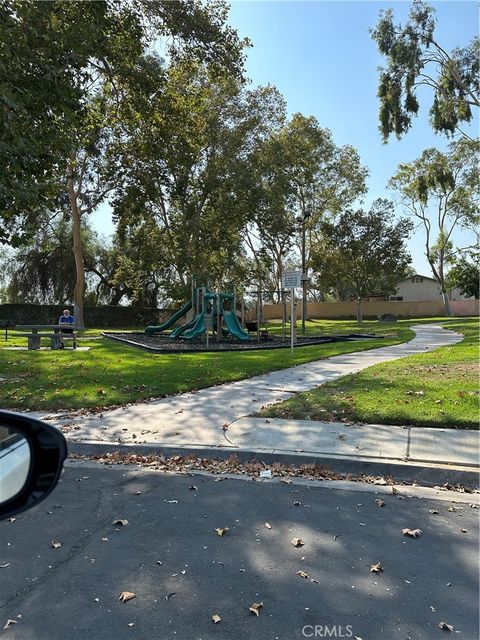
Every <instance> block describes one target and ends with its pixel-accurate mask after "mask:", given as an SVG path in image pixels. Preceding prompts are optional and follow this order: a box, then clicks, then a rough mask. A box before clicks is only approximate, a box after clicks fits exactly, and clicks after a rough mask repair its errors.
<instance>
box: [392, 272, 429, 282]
mask: <svg viewBox="0 0 480 640" xmlns="http://www.w3.org/2000/svg"><path fill="white" fill-rule="evenodd" d="M412 278H423V279H424V280H431V281H432V282H436V280H435V278H432V277H431V276H424V275H422V274H421V273H412V275H411V276H408V278H404V279H403V280H400V282H408V281H409V280H410V281H411V280H412ZM400 282H399V284H400Z"/></svg>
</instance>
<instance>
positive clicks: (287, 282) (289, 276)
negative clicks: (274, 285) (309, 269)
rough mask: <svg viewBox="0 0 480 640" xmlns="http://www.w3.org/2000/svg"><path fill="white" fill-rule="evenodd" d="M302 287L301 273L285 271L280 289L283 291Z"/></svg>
mask: <svg viewBox="0 0 480 640" xmlns="http://www.w3.org/2000/svg"><path fill="white" fill-rule="evenodd" d="M301 286H302V272H301V271H285V272H284V274H283V278H282V287H283V288H284V289H293V288H294V287H301Z"/></svg>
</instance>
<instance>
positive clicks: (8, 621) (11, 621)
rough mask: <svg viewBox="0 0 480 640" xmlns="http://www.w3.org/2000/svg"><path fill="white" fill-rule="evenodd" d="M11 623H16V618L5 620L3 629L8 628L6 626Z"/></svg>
mask: <svg viewBox="0 0 480 640" xmlns="http://www.w3.org/2000/svg"><path fill="white" fill-rule="evenodd" d="M11 624H17V621H16V620H10V619H8V620H7V623H6V625H5V626H4V627H3V628H4V629H8V627H9V626H10V625H11Z"/></svg>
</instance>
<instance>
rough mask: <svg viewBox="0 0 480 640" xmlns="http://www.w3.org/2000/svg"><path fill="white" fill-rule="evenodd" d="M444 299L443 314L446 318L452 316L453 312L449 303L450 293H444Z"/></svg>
mask: <svg viewBox="0 0 480 640" xmlns="http://www.w3.org/2000/svg"><path fill="white" fill-rule="evenodd" d="M442 298H443V313H444V314H445V315H446V316H451V315H452V310H451V309H450V302H449V301H448V291H442Z"/></svg>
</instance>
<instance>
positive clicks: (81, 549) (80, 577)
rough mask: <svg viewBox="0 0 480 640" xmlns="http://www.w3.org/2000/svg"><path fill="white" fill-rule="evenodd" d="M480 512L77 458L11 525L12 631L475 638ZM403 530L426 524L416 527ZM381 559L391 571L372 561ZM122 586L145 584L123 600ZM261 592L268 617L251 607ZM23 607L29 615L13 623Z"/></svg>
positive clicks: (43, 638)
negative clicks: (410, 533)
mask: <svg viewBox="0 0 480 640" xmlns="http://www.w3.org/2000/svg"><path fill="white" fill-rule="evenodd" d="M192 485H193V486H195V487H196V489H193V488H191V487H192ZM450 495H451V496H452V498H453V499H455V494H450ZM378 498H381V499H383V500H384V501H385V506H383V507H379V506H377V504H376V502H375V500H376V499H378ZM296 503H299V504H296ZM451 506H453V508H454V509H455V510H451V511H449V510H448V509H449V507H451ZM432 510H433V511H437V512H438V513H431V511H432ZM478 513H479V511H478V509H474V508H471V507H470V506H469V504H468V502H467V503H465V502H464V503H456V504H455V503H453V502H452V501H445V500H443V501H441V500H438V499H435V500H431V499H420V498H416V497H401V496H400V497H399V496H395V495H392V494H387V495H385V494H382V495H378V494H376V493H375V487H371V490H369V491H366V492H358V491H351V490H345V489H327V488H324V487H322V486H321V483H320V484H310V485H302V484H290V485H288V484H283V483H279V482H275V483H273V482H268V483H266V482H261V481H257V482H253V481H252V480H251V479H249V480H236V479H235V480H234V479H227V480H223V481H215V480H214V478H213V477H211V476H198V475H197V476H188V475H180V474H179V475H165V474H162V473H159V472H152V471H148V470H144V469H141V470H132V469H126V468H125V467H110V468H106V469H105V468H104V467H102V466H100V465H90V466H88V465H87V466H81V465H80V466H74V467H69V468H67V469H66V472H65V475H64V477H63V479H62V481H61V483H60V485H59V486H58V487H57V489H56V490H55V491H54V492H53V494H52V495H51V496H50V497H49V498H48V499H47V500H46V501H44V502H43V503H42V504H40V505H38V506H37V507H36V508H35V509H33V510H31V511H29V512H27V513H25V514H21V515H19V516H18V517H17V518H16V520H15V521H14V522H9V521H5V522H2V523H0V549H1V552H0V565H1V567H0V590H1V599H0V634H1V635H2V637H5V638H8V639H12V640H90V639H94V640H124V639H127V640H136V639H142V640H163V639H164V638H165V639H177V640H197V639H202V640H210V639H229V640H237V639H238V640H243V639H246V640H249V639H252V640H275V639H278V640H302V639H303V638H325V637H328V638H349V637H351V638H354V637H355V636H356V637H357V638H361V639H362V640H380V639H386V640H406V639H409V638H414V639H422V640H430V639H432V640H433V639H436V638H444V637H449V636H450V637H455V638H464V639H465V640H474V639H475V638H478V605H477V603H478V582H477V558H478V546H477V543H478V522H477V520H478ZM115 519H128V525H126V526H114V525H113V524H112V522H113V521H114V520H115ZM265 523H269V524H270V526H271V528H268V527H266V526H265ZM223 527H228V528H229V531H228V532H227V533H225V534H224V535H223V536H219V535H217V534H216V532H215V529H216V528H223ZM404 528H410V529H416V528H420V529H421V530H422V532H423V533H422V535H421V536H420V537H418V538H409V537H406V536H404V535H402V529H404ZM462 529H464V530H466V532H462ZM293 538H301V539H302V540H303V541H304V545H303V546H301V547H298V548H296V547H294V546H293V545H292V544H291V541H292V539H293ZM53 540H55V541H57V542H59V543H60V544H61V546H60V547H58V548H53V547H52V545H51V543H52V541H53ZM376 563H381V565H382V567H383V571H382V572H380V573H373V572H371V571H370V567H371V565H374V564H376ZM6 565H7V566H6ZM298 571H303V572H305V574H306V575H308V577H302V576H300V575H298V574H297V572H298ZM124 591H128V592H133V593H135V594H136V597H135V598H134V599H131V600H129V601H128V602H121V601H120V600H119V594H120V593H121V592H124ZM260 602H263V608H261V609H260V611H259V613H260V615H259V616H258V617H257V616H255V615H254V614H253V613H251V612H249V607H250V606H251V605H252V604H253V603H260ZM215 614H217V615H218V616H220V617H221V621H220V622H218V623H214V622H212V620H211V617H212V615H215ZM9 619H10V620H15V621H16V624H12V623H10V625H9V626H8V627H7V628H6V629H4V630H3V631H1V629H2V628H3V627H4V625H5V624H6V623H7V621H8V620H9ZM440 622H446V623H448V624H450V625H453V627H454V630H453V631H448V630H441V629H439V627H438V624H439V623H440Z"/></svg>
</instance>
